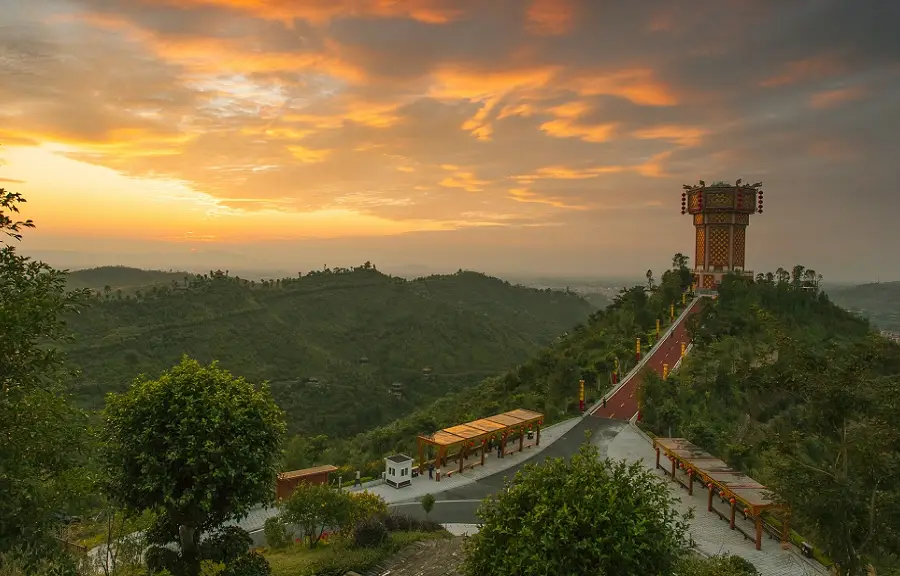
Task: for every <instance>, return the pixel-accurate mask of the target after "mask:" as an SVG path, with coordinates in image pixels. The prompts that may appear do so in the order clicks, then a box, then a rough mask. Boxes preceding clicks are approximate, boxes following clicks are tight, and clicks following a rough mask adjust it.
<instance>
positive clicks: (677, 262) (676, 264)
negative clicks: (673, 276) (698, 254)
mask: <svg viewBox="0 0 900 576" xmlns="http://www.w3.org/2000/svg"><path fill="white" fill-rule="evenodd" d="M689 261H690V258H688V257H687V256H685V255H684V254H682V253H681V252H677V253H676V254H675V255H674V256H672V270H681V269H682V268H687V267H688V262H689Z"/></svg>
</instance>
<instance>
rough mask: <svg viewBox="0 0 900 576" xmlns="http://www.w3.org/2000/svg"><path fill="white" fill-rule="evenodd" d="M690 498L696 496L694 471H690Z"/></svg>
mask: <svg viewBox="0 0 900 576" xmlns="http://www.w3.org/2000/svg"><path fill="white" fill-rule="evenodd" d="M687 476H688V496H693V495H694V471H693V470H689V471H688V475H687Z"/></svg>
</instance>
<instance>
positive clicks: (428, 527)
mask: <svg viewBox="0 0 900 576" xmlns="http://www.w3.org/2000/svg"><path fill="white" fill-rule="evenodd" d="M382 521H383V522H384V525H385V527H387V529H388V530H389V531H390V532H439V531H441V530H443V529H444V527H443V526H441V525H440V524H438V523H437V522H434V521H432V520H419V519H418V518H416V517H414V516H410V515H409V514H399V513H396V512H395V513H391V514H388V515H387V516H385V517H384V518H382Z"/></svg>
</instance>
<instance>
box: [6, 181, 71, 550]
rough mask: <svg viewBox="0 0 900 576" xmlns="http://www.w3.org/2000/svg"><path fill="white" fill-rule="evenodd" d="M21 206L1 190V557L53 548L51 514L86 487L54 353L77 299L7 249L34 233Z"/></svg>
mask: <svg viewBox="0 0 900 576" xmlns="http://www.w3.org/2000/svg"><path fill="white" fill-rule="evenodd" d="M24 202H25V199H24V198H23V197H22V196H21V195H20V194H17V193H14V192H7V191H6V190H4V189H2V188H0V494H2V497H0V518H2V520H0V553H2V552H4V551H9V550H11V549H13V548H22V547H28V548H31V551H32V552H34V553H35V554H36V555H37V556H41V555H44V554H47V553H50V552H52V551H53V549H54V548H55V546H54V542H53V540H52V538H51V537H50V534H51V530H50V529H51V527H52V525H53V524H54V512H57V511H60V510H65V509H66V508H68V507H69V504H67V502H68V501H70V500H72V501H73V502H74V501H75V500H76V499H75V498H74V497H73V496H74V495H73V493H72V492H73V491H72V487H74V486H84V485H85V483H84V482H82V480H83V478H84V474H83V470H81V468H80V467H79V464H80V459H81V456H82V455H83V453H84V450H85V447H86V444H85V439H86V435H85V433H84V432H85V430H84V426H85V424H86V420H85V417H84V414H83V413H81V412H80V411H78V410H76V409H74V408H73V407H72V405H71V404H70V403H69V401H68V399H67V397H66V390H65V384H66V381H67V378H68V376H69V374H68V373H67V371H66V370H65V367H64V365H63V357H62V355H61V353H60V351H59V348H58V346H57V345H58V344H59V343H61V342H63V341H64V340H65V339H66V337H67V331H66V327H65V325H64V323H63V321H62V316H63V315H64V314H65V313H66V312H70V311H71V312H74V311H76V310H77V307H78V304H79V302H80V297H81V296H82V295H81V294H79V293H67V292H66V290H65V273H63V272H60V271H57V270H54V269H53V268H51V267H50V266H48V265H46V264H44V263H42V262H37V261H34V260H32V259H30V258H28V257H25V256H22V255H20V254H19V253H18V252H17V251H16V248H15V246H14V245H13V244H11V243H10V242H15V241H18V240H20V239H21V238H22V232H23V231H24V230H25V229H27V228H33V227H34V223H33V222H32V221H31V220H24V221H22V220H18V219H17V214H18V212H19V205H21V204H22V203H24ZM48 344H50V345H49V346H48Z"/></svg>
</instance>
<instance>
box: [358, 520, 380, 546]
mask: <svg viewBox="0 0 900 576" xmlns="http://www.w3.org/2000/svg"><path fill="white" fill-rule="evenodd" d="M387 539H388V529H387V527H386V526H385V525H384V522H382V521H381V520H379V519H378V518H367V519H365V520H362V521H361V522H359V523H358V524H357V525H356V526H355V527H354V528H353V545H354V546H356V547H358V548H378V547H380V546H383V545H384V543H385V542H386V541H387Z"/></svg>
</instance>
